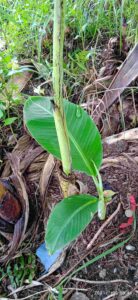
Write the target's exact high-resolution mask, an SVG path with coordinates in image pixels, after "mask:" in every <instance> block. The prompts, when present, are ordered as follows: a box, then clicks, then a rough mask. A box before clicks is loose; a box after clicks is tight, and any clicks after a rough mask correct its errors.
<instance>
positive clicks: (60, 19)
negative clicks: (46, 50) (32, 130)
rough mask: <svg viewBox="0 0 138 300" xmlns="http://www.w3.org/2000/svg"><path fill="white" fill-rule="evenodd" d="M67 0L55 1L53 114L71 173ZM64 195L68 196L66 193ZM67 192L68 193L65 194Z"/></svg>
mask: <svg viewBox="0 0 138 300" xmlns="http://www.w3.org/2000/svg"><path fill="white" fill-rule="evenodd" d="M64 23H65V0H55V1H54V32H53V90H54V102H53V114H54V120H55V127H56V132H57V137H58V142H59V148H60V154H61V160H62V167H63V172H64V173H65V174H66V175H67V176H68V175H69V174H71V152H70V143H69V138H68V132H67V126H66V118H65V114H64V108H63V95H62V86H63V44H64V27H65V24H64ZM63 194H64V196H67V194H66V193H64V191H63ZM65 194H66V195H65Z"/></svg>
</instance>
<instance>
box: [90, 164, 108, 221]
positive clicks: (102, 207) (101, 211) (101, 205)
mask: <svg viewBox="0 0 138 300" xmlns="http://www.w3.org/2000/svg"><path fill="white" fill-rule="evenodd" d="M95 169H96V175H97V177H95V176H92V178H93V181H94V184H95V186H96V189H97V192H98V196H99V202H98V217H99V219H100V220H104V219H105V215H106V203H105V200H104V194H103V184H102V178H101V175H100V173H99V171H98V169H97V168H96V166H95Z"/></svg>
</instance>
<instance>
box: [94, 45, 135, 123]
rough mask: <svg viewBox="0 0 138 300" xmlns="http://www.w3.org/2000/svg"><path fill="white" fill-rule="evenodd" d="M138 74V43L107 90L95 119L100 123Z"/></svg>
mask: <svg viewBox="0 0 138 300" xmlns="http://www.w3.org/2000/svg"><path fill="white" fill-rule="evenodd" d="M137 76H138V44H137V45H135V47H134V48H133V49H132V51H131V52H130V54H129V55H128V57H127V58H126V60H125V61H124V62H123V64H122V66H121V68H120V69H119V71H118V73H117V74H116V76H115V77H114V79H113V81H112V82H111V84H110V86H109V88H108V90H107V91H106V92H105V94H104V96H103V98H102V101H101V102H100V104H99V105H97V107H96V109H95V111H94V114H93V119H94V120H95V122H96V123H97V124H98V123H99V120H100V118H101V116H102V114H103V112H104V113H106V111H107V110H108V109H109V108H110V106H112V105H113V103H114V102H115V100H116V99H117V98H118V97H119V96H120V94H121V93H122V92H123V91H124V89H125V88H126V87H127V86H128V85H129V84H130V83H131V82H132V81H133V80H134V79H136V77H137Z"/></svg>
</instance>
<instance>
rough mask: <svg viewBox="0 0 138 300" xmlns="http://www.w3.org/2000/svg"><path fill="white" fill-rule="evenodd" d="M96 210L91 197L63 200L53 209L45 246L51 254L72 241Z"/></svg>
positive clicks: (74, 197)
mask: <svg viewBox="0 0 138 300" xmlns="http://www.w3.org/2000/svg"><path fill="white" fill-rule="evenodd" d="M97 209H98V199H97V198H95V197H93V196H91V195H74V196H71V197H68V198H65V199H64V200H63V201H61V202H60V203H58V204H57V205H56V206H55V208H54V209H53V211H52V213H51V215H50V218H49V220H48V224H47V230H46V238H45V239H46V244H47V247H48V250H49V251H50V252H51V253H53V252H55V251H56V250H59V249H61V248H62V247H64V246H65V245H67V244H68V243H69V242H71V241H72V240H74V239H75V238H76V237H77V236H78V235H79V234H80V233H81V232H82V231H83V230H84V229H85V228H86V226H87V225H88V224H89V222H90V221H91V220H92V217H93V215H94V214H95V213H96V212H97Z"/></svg>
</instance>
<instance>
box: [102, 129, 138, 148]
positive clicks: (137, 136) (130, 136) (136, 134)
mask: <svg viewBox="0 0 138 300" xmlns="http://www.w3.org/2000/svg"><path fill="white" fill-rule="evenodd" d="M122 140H123V141H131V140H132V141H134V140H138V128H133V129H129V130H126V131H123V132H120V133H118V134H113V135H111V136H108V137H106V138H105V139H103V143H105V144H108V145H111V144H114V143H117V142H119V141H122Z"/></svg>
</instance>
